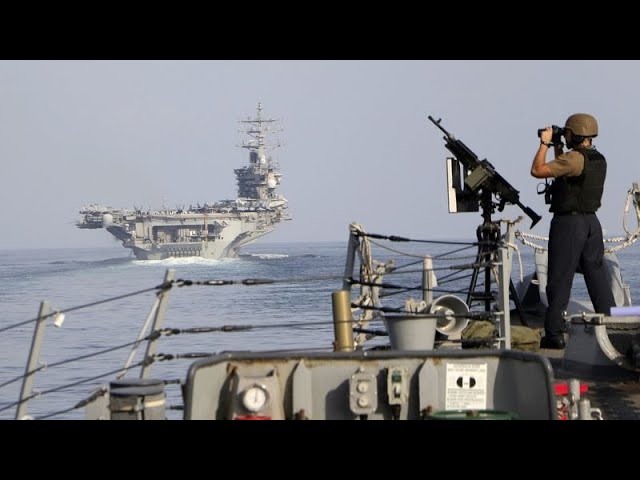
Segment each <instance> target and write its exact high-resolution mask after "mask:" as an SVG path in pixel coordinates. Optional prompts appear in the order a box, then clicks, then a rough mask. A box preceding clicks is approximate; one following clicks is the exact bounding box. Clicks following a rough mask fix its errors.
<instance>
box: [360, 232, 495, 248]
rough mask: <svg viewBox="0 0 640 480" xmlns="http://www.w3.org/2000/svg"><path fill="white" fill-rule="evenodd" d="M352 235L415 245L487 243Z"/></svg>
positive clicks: (370, 234) (362, 233) (475, 244)
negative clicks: (414, 243)
mask: <svg viewBox="0 0 640 480" xmlns="http://www.w3.org/2000/svg"><path fill="white" fill-rule="evenodd" d="M354 235H356V236H359V237H369V238H378V239H380V240H389V241H390V242H417V243H439V244H445V245H472V246H478V245H481V244H486V243H487V242H454V241H446V240H415V239H411V238H406V237H399V236H397V235H380V234H378V233H365V232H355V233H354Z"/></svg>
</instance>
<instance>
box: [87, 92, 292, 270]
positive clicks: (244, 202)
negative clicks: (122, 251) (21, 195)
mask: <svg viewBox="0 0 640 480" xmlns="http://www.w3.org/2000/svg"><path fill="white" fill-rule="evenodd" d="M277 122H278V120H276V119H272V118H265V117H263V115H262V105H261V104H258V108H257V113H256V116H255V117H253V118H252V117H248V118H247V119H246V120H241V121H240V123H241V124H243V125H244V127H245V130H244V132H245V133H246V134H247V135H248V136H249V138H250V140H248V141H247V142H243V143H242V144H241V145H239V146H240V147H241V148H245V149H247V150H249V164H248V165H246V166H243V167H241V168H237V169H235V170H234V172H235V174H236V179H237V182H238V198H236V199H233V200H221V201H217V202H215V203H205V204H204V205H200V204H198V205H197V206H193V205H192V206H190V207H189V208H177V209H175V210H169V209H167V208H164V209H162V210H157V211H142V210H141V209H139V208H134V209H121V208H111V207H105V206H101V205H95V204H92V205H89V206H86V207H82V209H81V210H80V218H79V219H78V221H77V222H76V226H77V227H78V228H82V229H96V228H104V229H106V230H107V231H108V232H109V233H110V234H112V235H113V236H114V237H116V238H117V239H118V240H120V241H121V242H122V246H123V247H125V248H130V249H131V250H132V252H133V254H134V255H135V256H136V258H137V259H139V260H162V259H165V258H170V257H203V258H208V259H219V258H231V257H237V256H238V252H239V249H240V247H242V246H243V245H247V244H249V243H252V242H254V241H255V240H257V239H258V238H260V237H262V236H263V235H266V234H267V233H270V232H272V231H273V230H274V229H275V227H276V225H277V224H278V223H280V222H282V221H285V220H290V219H291V217H290V215H289V213H288V202H287V199H286V198H284V197H283V196H282V195H279V194H278V193H277V192H276V190H277V188H278V186H279V185H280V181H281V178H282V174H281V173H280V171H279V165H278V164H277V162H276V161H274V160H273V159H272V158H271V157H270V156H267V152H268V151H269V150H272V149H274V148H277V147H279V146H280V143H279V142H275V143H272V144H269V143H268V142H267V137H268V135H269V134H272V133H275V132H277V131H280V130H279V129H278V128H277Z"/></svg>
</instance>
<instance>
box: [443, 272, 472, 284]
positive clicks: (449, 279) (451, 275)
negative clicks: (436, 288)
mask: <svg viewBox="0 0 640 480" xmlns="http://www.w3.org/2000/svg"><path fill="white" fill-rule="evenodd" d="M459 274H460V272H451V273H449V274H447V275H443V276H442V277H440V278H438V283H449V282H454V281H456V280H462V279H464V278H469V277H470V276H472V275H473V272H472V273H467V274H465V275H462V276H460V277H456V275H459Z"/></svg>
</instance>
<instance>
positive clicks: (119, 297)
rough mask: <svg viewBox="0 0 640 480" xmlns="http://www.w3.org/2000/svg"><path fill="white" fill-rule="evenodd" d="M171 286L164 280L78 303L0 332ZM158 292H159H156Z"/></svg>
mask: <svg viewBox="0 0 640 480" xmlns="http://www.w3.org/2000/svg"><path fill="white" fill-rule="evenodd" d="M170 288H171V282H165V283H163V284H161V285H158V286H156V287H153V288H145V289H144V290H138V291H137V292H131V293H125V294H124V295H118V296H116V297H110V298H105V299H104V300H98V301H96V302H91V303H85V304H84V305H78V306H76V307H71V308H67V309H64V310H56V311H55V312H50V313H48V314H46V315H43V316H42V317H36V318H31V319H29V320H24V321H22V322H18V323H14V324H13V325H8V326H6V327H3V328H0V333H2V332H5V331H7V330H11V329H12V328H16V327H20V326H22V325H26V324H27V323H32V322H37V321H38V320H40V319H42V320H44V319H46V318H49V317H53V316H55V315H58V314H60V313H69V312H74V311H76V310H81V309H83V308H89V307H94V306H96V305H101V304H103V303H107V302H114V301H117V300H122V299H123V298H128V297H133V296H134V295H140V294H142V293H148V292H152V291H154V290H158V289H159V290H160V291H163V290H169V289H170ZM158 293H160V292H158Z"/></svg>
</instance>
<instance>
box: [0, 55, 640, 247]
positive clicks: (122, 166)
mask: <svg viewBox="0 0 640 480" xmlns="http://www.w3.org/2000/svg"><path fill="white" fill-rule="evenodd" d="M638 85H640V62H639V61H586V60H580V61H578V60H576V61H561V60H552V61H533V60H522V61H515V60H513V61H512V60H495V61H494V60H492V61H489V60H455V61H453V60H450V61H447V60H410V61H401V60H389V61H382V60H336V61H331V60H304V61H303V60H281V61H279V60H255V61H252V60H238V61H232V60H207V61H205V60H203V61H196V60H189V61H187V60H175V61H162V60H148V61H142V60H141V61H138V60H125V61H115V60H109V61H107V60H96V61H84V60H70V61H55V60H51V61H49V60H47V61H44V60H43V61H38V60H33V61H0V165H1V166H2V169H1V175H0V214H1V218H2V219H3V224H2V226H1V227H0V232H1V235H0V249H19V248H64V247H74V248H76V247H100V246H113V245H118V244H119V242H118V241H117V240H116V239H115V238H113V237H112V236H111V235H110V234H109V233H108V232H106V230H91V231H90V230H80V229H78V228H76V227H75V225H74V222H75V220H76V219H77V218H78V211H79V209H80V208H81V207H82V206H83V205H88V204H91V203H98V204H103V205H109V206H112V207H122V208H131V207H133V206H134V205H135V206H142V207H149V208H151V209H154V208H160V207H161V206H162V205H163V204H166V205H168V206H170V207H173V206H178V205H190V204H196V203H201V204H202V203H204V202H214V201H216V200H222V199H228V198H235V196H236V194H237V191H236V188H237V187H236V179H235V175H234V172H233V170H234V168H239V167H241V166H243V165H245V164H246V163H247V162H248V155H247V153H248V152H247V150H245V149H241V148H238V145H239V144H240V143H241V142H242V141H243V140H244V138H243V134H242V133H240V129H241V125H240V124H238V123H237V122H238V121H239V120H242V119H244V118H246V117H247V116H250V115H254V114H255V112H256V107H257V104H258V102H260V103H262V105H263V114H264V115H265V116H269V117H273V118H277V119H279V120H280V126H281V128H282V130H283V131H282V132H281V133H279V135H278V137H279V138H280V140H281V141H282V143H283V144H284V145H283V146H282V147H280V148H278V149H276V150H274V151H272V152H271V156H272V157H274V159H277V161H278V162H279V164H280V167H281V171H282V174H283V178H282V184H281V186H280V189H279V193H280V194H282V195H283V196H284V197H286V198H287V199H288V200H289V208H290V210H289V211H290V214H291V216H292V218H293V219H292V220H291V221H290V222H285V223H283V224H280V225H279V226H278V227H277V228H276V230H275V231H274V232H273V233H270V234H269V235H268V236H267V237H263V239H261V240H259V241H260V242H263V241H264V242H266V241H268V242H311V241H345V242H346V241H347V239H348V232H349V224H350V223H351V222H357V223H360V224H362V225H363V227H364V229H365V230H366V231H368V232H374V233H380V234H384V235H400V236H405V237H410V238H414V239H427V240H428V239H473V238H474V237H475V230H476V227H477V226H478V225H479V224H480V223H481V222H482V218H481V215H480V213H479V212H467V213H455V214H454V213H449V210H448V205H447V189H446V185H447V179H446V158H447V156H450V154H449V151H448V150H447V149H446V148H445V142H444V140H443V134H442V132H440V130H438V129H437V128H436V127H435V126H434V125H433V124H432V123H431V122H429V120H428V119H427V117H428V115H431V116H433V117H435V118H436V119H438V118H440V119H442V125H443V126H444V127H445V128H447V130H449V132H451V133H452V134H454V136H455V137H456V138H458V139H459V140H461V141H463V142H464V143H465V144H466V145H467V147H469V148H470V149H471V150H473V151H474V152H475V153H476V154H477V155H478V157H479V158H480V159H485V158H486V159H487V160H489V161H490V162H491V164H492V165H493V166H494V167H495V169H496V170H497V171H498V172H499V173H500V174H501V175H502V176H503V177H504V178H505V179H506V180H507V181H508V182H509V183H511V185H512V186H513V187H514V188H516V189H517V190H519V192H520V200H521V201H522V203H523V204H524V205H526V206H528V207H531V208H532V209H533V210H534V211H536V212H537V213H538V214H539V215H542V220H541V221H540V222H539V223H538V224H537V225H536V226H535V227H534V228H533V229H530V226H531V222H530V220H529V219H528V218H527V217H526V216H525V221H523V222H521V223H519V224H518V228H519V229H520V230H522V231H524V232H529V233H533V234H537V235H547V233H548V228H549V220H550V218H551V214H550V213H549V212H548V206H547V205H545V204H544V198H543V196H542V195H537V193H536V189H537V185H538V183H540V182H541V181H542V180H539V179H535V178H533V177H531V175H530V173H529V170H530V167H531V161H532V159H533V157H534V155H535V152H536V150H537V148H538V144H539V140H538V137H537V130H538V129H539V128H542V127H545V126H549V125H552V124H556V125H560V126H562V125H564V122H565V120H566V118H567V117H568V116H569V115H571V114H573V113H578V112H583V113H590V114H592V115H593V116H595V117H596V119H597V120H598V123H599V128H600V135H599V136H598V138H596V139H595V142H594V144H595V145H596V147H597V148H598V150H599V151H601V152H602V153H603V154H604V155H605V156H606V158H607V161H608V176H607V183H606V186H605V192H604V196H603V206H602V207H601V209H600V211H599V212H598V215H599V217H600V220H601V223H602V225H603V228H604V230H605V236H607V235H608V236H616V235H620V234H622V233H623V228H622V227H623V209H624V203H625V200H626V194H627V191H628V190H629V189H630V188H631V186H632V183H633V182H640V162H639V161H638V159H636V158H635V155H636V153H635V151H634V150H633V147H632V145H633V142H631V140H633V139H634V138H637V137H638V136H639V135H640V122H639V121H638V118H640V117H638V116H637V112H638V111H640V90H638ZM548 159H549V160H550V159H551V152H549V154H548ZM520 215H524V214H523V213H522V211H521V210H520V208H518V207H516V206H510V205H508V206H507V207H506V208H505V209H504V211H503V212H495V213H494V216H493V218H494V219H507V218H508V219H515V218H516V217H518V216H520ZM628 221H629V222H631V223H630V225H631V227H632V228H633V229H635V227H636V223H635V220H634V219H632V218H629V220H628Z"/></svg>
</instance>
